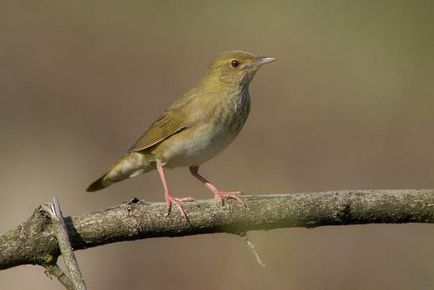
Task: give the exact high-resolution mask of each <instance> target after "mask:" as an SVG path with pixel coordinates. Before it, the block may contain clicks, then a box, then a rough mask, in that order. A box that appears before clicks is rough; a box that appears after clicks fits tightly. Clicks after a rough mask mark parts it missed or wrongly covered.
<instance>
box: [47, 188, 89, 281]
mask: <svg viewBox="0 0 434 290" xmlns="http://www.w3.org/2000/svg"><path fill="white" fill-rule="evenodd" d="M49 213H50V215H51V220H52V222H53V225H54V227H55V231H56V237H57V242H58V244H59V248H60V252H61V253H62V256H63V259H64V260H65V264H66V268H67V269H68V272H69V274H70V277H71V281H72V284H73V286H74V288H73V289H74V290H86V289H87V288H86V284H85V283H84V280H83V277H82V275H81V271H80V268H79V266H78V263H77V259H76V258H75V255H74V250H73V249H72V247H71V242H70V240H69V236H68V231H67V228H66V225H65V221H64V219H63V215H62V211H61V209H60V205H59V201H58V200H57V199H56V198H55V197H54V198H53V203H52V204H51V210H50V212H49ZM56 266H57V265H56ZM57 268H58V266H57ZM56 270H57V269H56ZM59 270H60V268H59ZM60 271H62V270H60ZM58 279H59V278H58ZM59 281H60V282H61V283H62V284H64V283H63V282H62V281H61V280H60V279H59ZM64 285H65V284H64ZM65 287H66V286H65ZM67 289H69V288H67Z"/></svg>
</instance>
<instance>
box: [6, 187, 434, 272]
mask: <svg viewBox="0 0 434 290" xmlns="http://www.w3.org/2000/svg"><path fill="white" fill-rule="evenodd" d="M243 201H244V202H245V205H246V206H243V205H242V204H240V203H237V202H227V203H226V205H225V206H223V207H222V206H221V205H220V204H219V203H218V202H216V201H214V200H203V201H197V202H192V203H188V204H186V205H185V209H186V211H187V213H188V214H189V222H187V221H186V220H185V219H184V218H182V217H181V216H180V215H179V213H177V212H173V213H172V214H171V215H170V216H169V217H166V216H165V213H166V205H165V204H164V203H147V202H142V201H139V200H136V199H134V200H132V201H130V202H128V203H123V204H121V205H119V206H116V207H113V208H108V209H104V210H100V211H97V212H94V213H87V214H81V215H76V216H72V217H66V218H65V223H66V226H67V229H68V235H69V237H70V240H71V244H72V247H73V248H74V250H79V249H86V248H90V247H95V246H99V245H104V244H108V243H114V242H120V241H127V240H136V239H145V238H152V237H174V236H186V235H195V234H204V233H218V232H226V233H236V234H240V233H243V232H245V231H249V230H269V229H274V228H283V227H310V228H311V227H317V226H327V225H354V224H367V223H434V190H369V191H364V190H353V191H333V192H318V193H296V194H273V195H258V196H244V197H243ZM59 255H60V250H59V246H58V244H57V240H56V237H55V231H54V228H53V225H52V224H51V222H50V220H49V219H47V217H46V216H44V215H41V214H40V212H39V210H36V211H35V213H34V214H33V215H32V217H31V218H30V219H29V220H28V221H27V222H25V223H23V224H21V225H20V226H18V228H17V229H15V230H12V231H9V232H7V233H5V234H3V235H2V236H0V270H1V269H7V268H10V267H14V266H18V265H23V264H39V265H43V266H44V265H50V264H52V263H53V261H56V259H57V257H58V256H59Z"/></svg>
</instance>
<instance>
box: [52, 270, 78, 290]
mask: <svg viewBox="0 0 434 290" xmlns="http://www.w3.org/2000/svg"><path fill="white" fill-rule="evenodd" d="M45 272H46V273H47V274H48V275H49V276H53V277H56V278H57V280H59V282H60V283H62V285H63V286H64V287H65V288H66V289H67V290H75V289H74V285H73V284H72V281H71V280H70V279H69V278H68V276H66V274H65V273H64V272H63V271H62V269H60V267H59V266H58V265H57V264H50V265H46V266H45Z"/></svg>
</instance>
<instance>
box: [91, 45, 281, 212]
mask: <svg viewBox="0 0 434 290" xmlns="http://www.w3.org/2000/svg"><path fill="white" fill-rule="evenodd" d="M275 60H276V58H275V57H271V56H256V55H255V54H253V53H250V52H247V51H242V50H231V51H225V52H223V53H221V54H219V55H217V56H216V57H215V58H214V59H213V60H212V61H211V62H210V64H209V66H208V70H207V71H206V73H205V74H204V76H203V77H202V79H201V80H200V81H199V83H198V84H197V86H196V87H194V88H192V89H191V90H189V91H187V92H186V93H185V94H183V95H181V96H180V97H179V98H178V99H176V100H175V102H174V103H173V104H172V105H171V106H170V107H169V108H168V109H167V110H165V111H164V112H163V113H162V114H161V115H160V117H159V118H158V119H157V120H156V121H155V122H153V123H152V124H151V125H150V126H149V127H148V129H147V130H146V131H145V132H144V134H143V135H142V136H141V137H140V138H139V139H138V140H137V141H136V142H135V143H134V145H133V146H132V147H131V148H130V149H129V150H128V151H127V152H126V153H125V154H124V155H123V157H122V158H121V159H120V160H118V161H117V162H116V163H115V164H114V165H113V166H112V167H110V169H108V170H107V171H106V172H105V173H104V174H103V175H102V176H101V177H100V178H98V179H97V180H96V181H94V182H93V183H92V184H91V185H89V187H88V188H87V191H88V192H93V191H97V190H101V189H103V188H106V187H108V186H110V185H112V184H113V183H116V182H119V181H122V180H125V179H129V178H132V177H136V176H139V175H141V174H143V173H146V172H149V171H152V170H155V169H157V171H158V173H159V175H160V179H161V182H162V185H163V189H164V196H165V200H166V210H167V213H166V215H169V214H170V213H171V211H172V205H175V206H176V207H177V209H178V210H179V212H180V214H181V215H182V216H183V217H185V218H187V213H186V212H185V210H184V207H183V203H184V202H189V201H193V200H194V199H193V198H191V197H184V198H177V197H174V196H172V193H171V190H169V186H168V184H167V180H166V176H165V169H168V168H169V169H170V168H175V167H188V168H189V169H190V172H191V174H192V175H193V176H194V177H195V178H197V179H198V180H199V181H201V182H202V183H203V184H204V185H205V186H206V187H207V188H208V189H209V190H210V191H212V192H213V194H214V197H215V198H216V199H217V200H219V201H220V202H221V203H223V202H224V200H226V199H234V200H236V201H240V202H242V201H241V199H240V198H239V195H240V194H241V192H239V191H235V192H226V191H222V190H220V189H219V188H218V187H217V186H216V185H214V184H213V183H211V182H210V181H209V180H208V179H206V178H205V177H203V176H202V175H201V174H200V173H199V166H201V165H202V164H203V163H205V162H206V161H208V160H210V159H211V158H213V157H214V156H216V155H217V154H218V153H220V152H221V151H222V150H223V149H225V148H226V147H227V146H228V145H229V144H230V143H231V142H232V141H233V140H234V139H235V138H236V137H237V135H238V133H239V132H240V130H241V129H242V127H243V125H244V124H245V122H246V120H247V116H248V115H249V111H250V94H249V84H250V83H251V81H252V79H253V77H254V76H255V73H256V72H257V71H258V69H259V68H261V67H262V65H264V64H267V63H270V62H273V61H275Z"/></svg>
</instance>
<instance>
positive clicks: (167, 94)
mask: <svg viewBox="0 0 434 290" xmlns="http://www.w3.org/2000/svg"><path fill="white" fill-rule="evenodd" d="M433 11H434V3H433V2H432V1H398V0H396V1H386V0H384V1H320V0H317V1H307V0H306V1H294V0H290V1H153V2H150V1H108V0H104V1H52V0H51V1H48V0H39V1H20V0H14V1H8V0H0V132H1V137H0V184H1V192H0V197H1V202H0V232H5V231H7V230H9V229H12V228H14V227H15V226H16V225H18V224H19V223H21V222H23V221H24V220H25V219H26V218H27V217H28V216H30V214H31V213H32V211H33V209H34V208H35V207H36V206H37V205H38V204H40V203H43V202H46V201H49V200H50V199H51V198H52V196H57V197H58V198H59V199H60V201H61V204H62V207H63V211H64V214H77V213H82V212H87V211H93V210H97V209H100V208H104V207H109V206H112V205H116V204H118V203H120V202H122V201H126V200H128V199H130V198H131V197H133V196H136V197H139V198H144V199H146V200H148V201H162V200H163V192H162V187H161V184H160V181H159V178H158V175H157V173H156V172H152V173H149V174H147V175H144V176H141V177H138V178H135V179H133V180H130V181H126V182H123V183H121V184H118V185H116V186H113V187H110V188H108V189H106V190H105V191H101V192H97V193H93V194H89V193H86V192H85V188H86V186H87V185H88V184H89V183H90V182H91V181H93V179H94V178H96V177H98V175H99V174H101V173H102V172H103V170H105V169H106V168H107V167H108V166H109V165H110V164H111V163H112V162H114V161H115V160H116V159H117V158H118V157H119V156H121V155H122V154H123V152H124V151H125V150H126V149H127V148H129V146H130V145H131V144H132V143H133V142H134V141H135V140H136V138H137V137H138V136H139V135H140V134H141V133H142V132H143V130H144V129H145V128H146V127H147V126H148V125H149V124H150V123H151V122H152V121H153V120H154V119H155V118H156V117H158V115H159V114H160V113H161V112H162V111H163V110H164V109H165V108H166V107H167V106H168V105H169V104H170V103H171V102H172V101H173V100H174V99H175V98H176V97H177V96H179V95H180V94H181V93H182V92H184V91H186V90H187V89H189V88H190V87H192V86H193V85H195V83H196V82H197V81H198V80H199V78H200V77H201V75H202V74H203V73H204V71H205V70H206V66H207V64H208V62H209V60H210V59H211V58H212V57H213V56H214V55H216V54H217V53H219V52H221V51H224V50H228V49H244V50H249V51H252V52H254V53H257V54H259V55H272V56H276V57H278V61H277V62H275V63H273V64H271V65H268V66H266V67H264V68H263V69H262V70H261V71H260V72H259V73H258V74H257V75H256V78H255V80H254V82H253V84H252V85H251V90H250V91H251V95H252V110H251V115H250V117H249V120H248V122H247V124H246V126H245V128H244V130H243V131H242V132H241V134H240V136H239V137H238V139H237V140H236V141H235V142H234V143H233V144H232V146H230V147H229V148H228V149H227V150H226V151H225V152H223V153H222V154H221V155H219V156H218V157H217V158H215V159H214V160H212V161H210V162H209V163H207V164H206V165H205V166H203V169H202V172H203V173H204V174H205V175H206V176H208V177H209V178H210V179H212V180H214V181H215V182H216V183H218V184H219V185H220V186H221V187H222V188H224V189H227V190H242V191H244V192H245V193H248V194H264V193H283V192H308V191H324V190H334V189H374V188H375V189H384V188H432V187H433V186H434V184H433V178H434V146H433V144H434V132H433V125H434V114H433V112H434V79H433V77H434V12H433ZM168 178H169V182H170V185H171V186H172V188H173V189H175V190H176V192H175V193H177V194H179V195H182V194H193V196H195V197H197V198H209V197H210V196H211V195H210V193H209V192H208V191H207V190H206V188H205V187H203V186H202V185H201V184H199V182H197V181H196V180H195V179H194V178H192V177H190V175H189V173H188V170H185V169H176V170H173V171H171V172H169V174H168ZM249 237H250V239H251V240H252V242H253V243H254V244H255V245H256V246H257V249H258V251H259V253H260V255H261V256H262V259H263V260H264V262H265V263H266V264H267V267H266V268H261V267H260V266H259V265H258V264H257V263H256V260H255V258H254V256H253V255H252V253H251V251H250V250H249V249H248V248H247V247H246V245H245V244H244V242H243V241H242V240H241V239H240V238H238V237H235V236H232V235H227V234H212V235H202V236H193V237H185V238H159V239H149V240H142V241H136V242H125V243H119V244H113V245H106V246H102V247H97V248H94V249H89V250H85V251H79V252H77V255H78V260H79V263H80V265H81V268H82V272H83V273H84V277H85V279H86V281H87V283H88V287H89V289H94V290H97V289H105V290H111V289H130V290H135V289H168V290H169V289H192V290H195V289H234V290H241V289H307V290H310V289H315V290H316V289H433V287H434V262H433V261H434V246H433V245H434V228H433V226H429V225H416V224H413V225H365V226H345V227H344V226H340V227H324V228H317V229H280V230H272V231H268V232H263V231H257V232H251V233H249ZM0 289H8V290H12V289H60V284H58V282H57V281H55V280H53V281H51V280H50V279H48V278H47V277H45V276H44V274H43V270H42V269H41V268H39V267H35V266H21V267H17V268H13V269H9V270H5V271H1V272H0Z"/></svg>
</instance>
